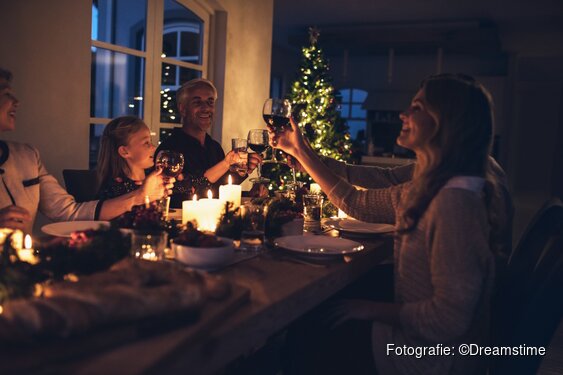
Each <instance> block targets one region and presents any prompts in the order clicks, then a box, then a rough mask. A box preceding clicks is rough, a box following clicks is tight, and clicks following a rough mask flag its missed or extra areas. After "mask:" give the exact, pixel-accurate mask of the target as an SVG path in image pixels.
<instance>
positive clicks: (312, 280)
mask: <svg viewBox="0 0 563 375" xmlns="http://www.w3.org/2000/svg"><path fill="white" fill-rule="evenodd" d="M319 235H321V236H330V237H335V238H336V237H339V236H340V234H339V232H338V231H337V230H328V231H325V232H323V233H322V234H319ZM354 241H357V242H359V243H361V244H362V245H364V249H363V250H362V251H358V252H355V253H353V254H350V255H345V256H336V257H334V256H332V257H328V258H326V259H325V258H322V257H320V258H309V257H300V256H295V255H294V254H293V253H290V252H287V251H284V250H282V249H279V248H276V247H274V246H270V247H268V249H267V250H266V251H263V252H260V253H256V254H253V255H251V256H246V257H244V259H243V260H242V261H239V262H237V263H235V264H231V265H229V266H227V267H225V268H222V269H220V270H216V271H214V272H213V274H214V275H218V276H220V277H222V278H223V279H224V280H226V281H228V282H230V283H231V284H232V285H233V286H235V288H234V291H235V294H236V300H233V303H232V304H231V306H230V308H229V309H223V310H222V313H221V314H218V315H215V316H214V315H213V312H209V314H208V313H207V312H206V310H205V309H204V310H203V311H202V316H201V317H200V319H199V320H196V321H194V322H191V323H190V324H183V325H179V326H176V327H173V328H172V329H170V328H168V329H166V330H162V332H158V330H157V332H152V333H151V334H150V335H146V337H139V338H136V339H135V340H125V342H124V343H122V344H119V345H108V346H107V347H105V348H101V347H100V345H98V346H96V347H95V348H96V349H95V350H92V351H84V350H82V351H80V350H79V351H78V352H77V353H79V355H76V356H67V357H64V356H62V357H61V358H60V359H58V360H57V361H56V362H49V361H48V357H49V356H48V355H45V356H44V358H45V365H44V366H41V368H39V369H38V368H35V369H32V370H34V371H35V372H37V373H44V370H45V369H46V368H47V369H49V371H54V372H55V373H73V374H101V373H119V374H139V373H148V374H152V373H154V374H161V373H193V374H212V373H217V372H218V371H220V370H222V369H224V368H226V366H228V365H229V364H230V363H232V362H233V361H234V360H236V359H237V358H240V357H241V356H246V355H249V354H251V353H253V352H254V351H255V350H256V349H257V348H260V347H261V346H263V345H264V344H265V343H266V342H267V341H268V339H269V338H270V337H271V336H273V335H275V334H277V333H279V332H281V331H283V330H284V329H286V328H287V327H288V326H289V325H290V324H291V323H292V322H293V321H295V320H296V319H298V318H299V317H301V316H303V315H304V314H306V313H307V312H308V311H310V310H312V309H313V308H315V307H317V306H319V305H320V304H321V303H323V302H324V301H326V300H327V299H328V298H330V297H332V296H334V295H335V294H337V293H338V292H339V291H341V290H343V289H344V288H346V287H347V286H349V285H350V284H352V283H354V282H355V281H356V280H358V279H359V278H361V277H362V276H364V275H366V274H368V273H369V272H370V271H372V270H374V268H375V267H376V266H378V265H381V264H383V263H386V262H390V261H391V259H392V248H393V240H392V235H389V234H387V235H376V236H369V237H362V238H354ZM194 332H197V334H195V333H194ZM59 345H61V344H60V343H59ZM72 345H77V344H76V343H74V344H72V341H69V344H68V345H67V348H66V349H65V345H64V343H63V344H62V346H60V348H59V349H57V350H58V351H60V350H63V351H64V350H71V346H72ZM102 346H103V345H102ZM45 350H48V349H47V348H46V349H45ZM34 371H32V372H34Z"/></svg>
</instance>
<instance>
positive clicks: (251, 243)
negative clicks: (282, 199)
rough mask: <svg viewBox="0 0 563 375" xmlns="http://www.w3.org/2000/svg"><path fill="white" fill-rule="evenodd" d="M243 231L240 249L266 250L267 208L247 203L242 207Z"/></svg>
mask: <svg viewBox="0 0 563 375" xmlns="http://www.w3.org/2000/svg"><path fill="white" fill-rule="evenodd" d="M242 219H243V223H244V224H243V225H244V227H243V231H242V233H241V236H240V249H241V250H244V251H261V250H263V249H264V232H265V229H266V208H265V206H264V205H261V204H258V203H252V202H246V203H245V204H244V206H242Z"/></svg>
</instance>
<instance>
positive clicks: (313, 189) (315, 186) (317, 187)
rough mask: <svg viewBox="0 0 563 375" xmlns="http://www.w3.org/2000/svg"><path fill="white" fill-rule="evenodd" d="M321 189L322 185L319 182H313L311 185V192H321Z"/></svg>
mask: <svg viewBox="0 0 563 375" xmlns="http://www.w3.org/2000/svg"><path fill="white" fill-rule="evenodd" d="M321 192H322V191H321V185H319V184H317V183H314V182H313V183H311V186H310V187H309V193H311V194H320V193H321Z"/></svg>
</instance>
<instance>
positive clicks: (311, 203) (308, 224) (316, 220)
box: [303, 194, 323, 233]
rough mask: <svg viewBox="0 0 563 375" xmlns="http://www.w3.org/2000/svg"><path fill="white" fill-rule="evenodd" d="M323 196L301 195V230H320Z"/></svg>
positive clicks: (316, 231)
mask: <svg viewBox="0 0 563 375" xmlns="http://www.w3.org/2000/svg"><path fill="white" fill-rule="evenodd" d="M322 207H323V196H322V195H320V194H306V195H304V196H303V220H304V222H303V231H304V232H311V233H319V232H320V231H321V212H322Z"/></svg>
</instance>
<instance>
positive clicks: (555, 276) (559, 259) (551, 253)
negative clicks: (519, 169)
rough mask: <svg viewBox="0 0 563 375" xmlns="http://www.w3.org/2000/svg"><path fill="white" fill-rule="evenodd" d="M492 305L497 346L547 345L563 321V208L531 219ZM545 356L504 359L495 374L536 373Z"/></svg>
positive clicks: (551, 204)
mask: <svg viewBox="0 0 563 375" xmlns="http://www.w3.org/2000/svg"><path fill="white" fill-rule="evenodd" d="M499 282H500V286H499V289H498V291H497V295H496V296H495V298H494V301H493V339H494V343H495V345H498V346H519V345H523V344H525V345H527V346H528V347H530V346H535V347H538V346H545V347H547V346H548V345H549V342H550V340H551V338H552V336H553V334H554V332H555V330H556V328H557V326H558V324H559V322H560V320H561V317H562V316H563V297H562V296H563V204H562V203H561V201H560V200H559V199H556V198H555V199H551V200H549V201H548V202H547V203H546V204H545V205H544V206H543V207H542V209H540V211H539V212H538V213H537V214H536V216H535V217H534V218H533V219H532V221H531V222H530V224H529V225H528V228H527V229H526V231H525V233H524V235H523V236H522V238H521V240H520V242H519V243H518V246H517V247H516V249H514V251H513V253H512V255H511V257H510V260H509V263H508V268H507V270H506V274H505V275H504V276H503V278H502V279H501V280H499ZM540 362H541V357H540V356H526V357H501V358H499V359H498V360H496V361H495V362H494V363H493V366H492V369H491V370H492V371H491V374H535V372H536V370H537V368H538V366H539V364H540Z"/></svg>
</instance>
